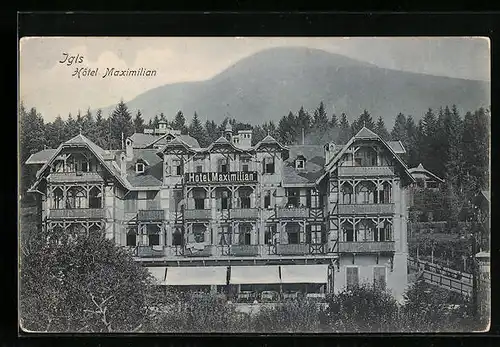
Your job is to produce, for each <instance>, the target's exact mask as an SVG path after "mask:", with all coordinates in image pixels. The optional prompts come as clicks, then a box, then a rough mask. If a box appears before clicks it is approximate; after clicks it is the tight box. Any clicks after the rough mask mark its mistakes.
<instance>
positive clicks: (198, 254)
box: [184, 245, 215, 257]
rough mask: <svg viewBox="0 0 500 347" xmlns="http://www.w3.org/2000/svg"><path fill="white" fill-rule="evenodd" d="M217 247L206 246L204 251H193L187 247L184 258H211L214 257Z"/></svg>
mask: <svg viewBox="0 0 500 347" xmlns="http://www.w3.org/2000/svg"><path fill="white" fill-rule="evenodd" d="M214 251H215V246H213V245H206V246H205V248H203V249H193V248H188V247H186V248H185V249H184V256H186V257H211V256H212V255H214Z"/></svg>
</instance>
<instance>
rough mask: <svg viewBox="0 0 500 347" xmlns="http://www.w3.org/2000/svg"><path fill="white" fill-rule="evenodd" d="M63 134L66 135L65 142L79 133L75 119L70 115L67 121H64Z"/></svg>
mask: <svg viewBox="0 0 500 347" xmlns="http://www.w3.org/2000/svg"><path fill="white" fill-rule="evenodd" d="M64 132H65V134H66V140H65V141H67V140H69V139H71V138H73V137H75V136H76V135H78V134H79V132H80V129H79V127H78V123H77V122H76V121H75V119H74V118H73V116H72V115H71V113H70V114H69V115H68V119H66V122H65V127H64Z"/></svg>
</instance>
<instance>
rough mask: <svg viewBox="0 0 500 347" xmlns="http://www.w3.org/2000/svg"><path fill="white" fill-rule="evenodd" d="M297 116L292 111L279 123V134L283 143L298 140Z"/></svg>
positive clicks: (287, 143)
mask: <svg viewBox="0 0 500 347" xmlns="http://www.w3.org/2000/svg"><path fill="white" fill-rule="evenodd" d="M296 118H297V117H295V115H294V114H293V113H292V112H291V111H290V112H289V113H288V116H283V117H282V118H281V120H280V122H279V124H278V134H279V137H280V139H279V141H280V142H281V143H282V144H285V145H289V144H292V143H294V142H295V141H296V139H297V130H296V124H297V122H296Z"/></svg>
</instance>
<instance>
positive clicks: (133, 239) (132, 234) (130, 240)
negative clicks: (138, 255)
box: [127, 227, 137, 247]
mask: <svg viewBox="0 0 500 347" xmlns="http://www.w3.org/2000/svg"><path fill="white" fill-rule="evenodd" d="M136 245H137V229H136V228H135V227H133V228H129V229H128V231H127V246H130V247H135V246H136Z"/></svg>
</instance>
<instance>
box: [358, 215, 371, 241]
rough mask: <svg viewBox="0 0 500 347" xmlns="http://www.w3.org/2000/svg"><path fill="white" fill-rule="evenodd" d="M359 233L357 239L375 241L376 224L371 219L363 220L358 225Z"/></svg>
mask: <svg viewBox="0 0 500 347" xmlns="http://www.w3.org/2000/svg"><path fill="white" fill-rule="evenodd" d="M357 228H358V234H357V235H356V236H357V238H356V241H373V240H374V235H373V234H374V232H373V230H374V224H373V222H372V221H369V220H362V221H361V222H359V223H358V225H357Z"/></svg>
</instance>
